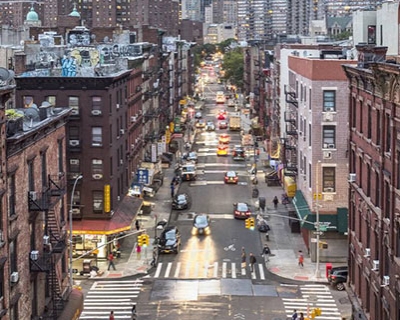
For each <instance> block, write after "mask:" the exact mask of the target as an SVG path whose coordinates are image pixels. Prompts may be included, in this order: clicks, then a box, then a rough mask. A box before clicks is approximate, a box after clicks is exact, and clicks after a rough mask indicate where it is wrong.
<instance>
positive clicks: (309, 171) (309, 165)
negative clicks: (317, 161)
mask: <svg viewBox="0 0 400 320" xmlns="http://www.w3.org/2000/svg"><path fill="white" fill-rule="evenodd" d="M311 173H312V172H311V163H309V164H308V187H309V188H311V182H312V175H311Z"/></svg>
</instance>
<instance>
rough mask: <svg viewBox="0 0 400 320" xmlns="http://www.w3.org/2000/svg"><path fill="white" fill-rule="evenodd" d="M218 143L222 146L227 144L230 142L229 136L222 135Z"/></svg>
mask: <svg viewBox="0 0 400 320" xmlns="http://www.w3.org/2000/svg"><path fill="white" fill-rule="evenodd" d="M218 141H219V143H222V144H229V142H230V141H231V137H230V136H229V134H226V133H224V134H221V135H220V136H219V139H218Z"/></svg>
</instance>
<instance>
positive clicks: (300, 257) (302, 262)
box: [298, 250, 304, 267]
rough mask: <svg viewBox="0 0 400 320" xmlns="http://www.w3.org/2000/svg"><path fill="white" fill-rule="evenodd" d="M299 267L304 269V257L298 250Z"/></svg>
mask: <svg viewBox="0 0 400 320" xmlns="http://www.w3.org/2000/svg"><path fill="white" fill-rule="evenodd" d="M298 265H299V267H304V255H303V251H301V250H299V263H298Z"/></svg>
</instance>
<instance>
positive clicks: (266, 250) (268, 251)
mask: <svg viewBox="0 0 400 320" xmlns="http://www.w3.org/2000/svg"><path fill="white" fill-rule="evenodd" d="M270 254H271V249H270V248H269V247H268V245H267V244H264V248H263V251H262V253H261V256H262V257H265V261H267V262H268V261H269V255H270Z"/></svg>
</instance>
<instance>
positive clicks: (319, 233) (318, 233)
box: [313, 231, 324, 236]
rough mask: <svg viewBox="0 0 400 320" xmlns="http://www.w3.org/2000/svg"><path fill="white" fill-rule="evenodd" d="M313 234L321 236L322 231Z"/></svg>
mask: <svg viewBox="0 0 400 320" xmlns="http://www.w3.org/2000/svg"><path fill="white" fill-rule="evenodd" d="M313 234H315V235H316V236H322V235H323V234H324V233H323V232H322V231H314V232H313Z"/></svg>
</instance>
